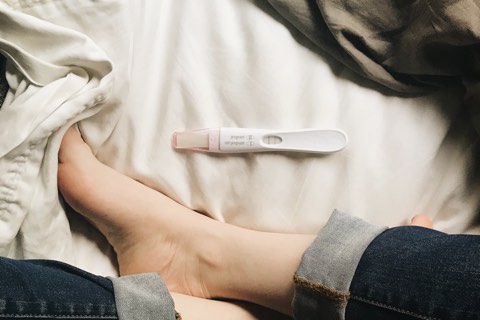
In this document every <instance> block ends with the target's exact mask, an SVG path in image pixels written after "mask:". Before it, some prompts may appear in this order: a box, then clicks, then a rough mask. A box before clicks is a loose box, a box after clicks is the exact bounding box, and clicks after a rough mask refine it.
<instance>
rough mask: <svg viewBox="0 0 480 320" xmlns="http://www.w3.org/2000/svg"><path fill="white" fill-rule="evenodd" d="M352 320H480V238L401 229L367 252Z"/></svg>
mask: <svg viewBox="0 0 480 320" xmlns="http://www.w3.org/2000/svg"><path fill="white" fill-rule="evenodd" d="M350 294H351V296H350V300H349V302H348V305H347V309H346V319H347V320H360V319H362V320H363V319H369V320H376V319H378V320H385V319H472V320H473V319H480V237H479V236H472V235H446V234H444V233H442V232H438V231H434V230H429V229H424V228H419V227H399V228H393V229H390V230H387V231H385V232H383V233H382V234H380V235H379V236H378V237H376V238H375V240H374V241H373V242H372V243H371V244H370V245H369V246H368V247H367V250H366V251H365V253H364V254H363V256H362V258H361V260H360V263H359V265H358V267H357V270H356V272H355V275H354V277H353V280H352V284H351V285H350Z"/></svg>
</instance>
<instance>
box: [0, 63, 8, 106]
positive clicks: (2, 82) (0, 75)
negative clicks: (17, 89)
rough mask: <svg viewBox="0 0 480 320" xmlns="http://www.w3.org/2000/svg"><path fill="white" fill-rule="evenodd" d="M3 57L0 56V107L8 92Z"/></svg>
mask: <svg viewBox="0 0 480 320" xmlns="http://www.w3.org/2000/svg"><path fill="white" fill-rule="evenodd" d="M5 63H6V60H5V57H4V56H2V55H1V54H0V107H1V106H2V104H3V101H4V100H5V96H6V94H7V91H8V83H7V80H6V79H5Z"/></svg>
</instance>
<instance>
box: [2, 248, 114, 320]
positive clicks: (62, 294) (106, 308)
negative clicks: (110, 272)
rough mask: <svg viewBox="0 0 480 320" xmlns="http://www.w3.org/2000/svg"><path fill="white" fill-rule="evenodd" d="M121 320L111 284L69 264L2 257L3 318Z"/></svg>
mask: <svg viewBox="0 0 480 320" xmlns="http://www.w3.org/2000/svg"><path fill="white" fill-rule="evenodd" d="M35 318H41V319H90V320H92V319H118V317H117V312H116V307H115V298H114V293H113V285H112V282H111V281H110V280H108V279H106V278H104V277H99V276H95V275H92V274H90V273H87V272H85V271H83V270H80V269H77V268H75V267H72V266H70V265H67V264H64V263H61V262H56V261H46V260H11V259H7V258H1V257H0V319H35Z"/></svg>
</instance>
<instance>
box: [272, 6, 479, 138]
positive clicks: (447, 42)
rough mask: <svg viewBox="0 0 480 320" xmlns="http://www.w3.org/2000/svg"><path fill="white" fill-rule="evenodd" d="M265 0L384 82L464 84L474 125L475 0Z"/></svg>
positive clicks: (414, 87) (405, 86) (396, 86)
mask: <svg viewBox="0 0 480 320" xmlns="http://www.w3.org/2000/svg"><path fill="white" fill-rule="evenodd" d="M267 1H268V2H269V3H270V4H271V5H272V6H273V7H274V8H275V9H276V10H277V11H278V12H279V13H280V14H281V15H282V16H283V17H284V18H285V19H287V20H288V21H289V22H290V23H291V24H292V25H293V26H295V27H296V28H297V29H298V30H299V31H300V32H301V33H303V34H304V35H305V36H306V37H308V39H310V40H311V41H312V42H313V43H314V44H315V45H316V46H318V47H319V48H321V49H322V50H324V51H327V52H328V53H330V54H331V55H332V56H333V57H335V58H336V59H338V60H340V61H341V62H342V63H343V64H345V65H346V66H348V67H349V68H351V69H352V70H354V71H356V72H357V73H359V74H361V75H363V76H366V77H368V78H369V79H371V80H373V81H375V82H378V83H380V84H382V85H384V86H386V87H388V88H390V89H393V90H395V91H398V92H407V93H413V92H419V91H424V90H426V89H427V90H428V89H432V88H433V89H434V88H442V87H454V86H463V87H464V90H465V96H464V103H465V106H467V107H468V108H469V109H470V111H471V114H472V120H473V121H475V122H476V128H477V130H479V129H480V119H478V118H479V116H480V110H479V109H480V1H478V0H438V1H429V0H420V1H396V0H387V1H375V0H351V1H341V0H328V1H326V0H316V1H314V0H296V1H291V0H267Z"/></svg>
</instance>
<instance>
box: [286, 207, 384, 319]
mask: <svg viewBox="0 0 480 320" xmlns="http://www.w3.org/2000/svg"><path fill="white" fill-rule="evenodd" d="M386 229H387V228H386V227H379V226H374V225H371V224H369V223H367V222H365V221H363V220H361V219H359V218H355V217H352V216H349V215H347V214H345V213H342V212H340V211H337V210H335V211H334V212H333V214H332V216H331V217H330V219H329V221H328V222H327V224H326V226H325V227H324V228H323V229H322V231H321V232H320V233H319V235H318V236H317V238H316V239H315V241H314V242H313V243H312V245H311V246H310V247H309V248H308V249H307V250H306V251H305V253H304V254H303V257H302V260H301V263H300V266H299V268H298V270H297V272H296V273H295V276H294V281H295V294H294V298H293V302H292V309H293V315H294V318H295V319H302V320H308V319H333V320H344V319H345V308H346V306H347V302H348V300H349V298H350V292H349V288H350V283H351V282H352V279H353V276H354V274H355V270H356V268H357V266H358V263H359V261H360V258H361V257H362V255H363V253H364V251H365V250H366V248H367V247H368V245H369V244H370V243H371V242H372V241H373V239H375V238H376V237H377V236H378V235H379V234H380V233H382V232H383V231H385V230H386Z"/></svg>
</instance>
